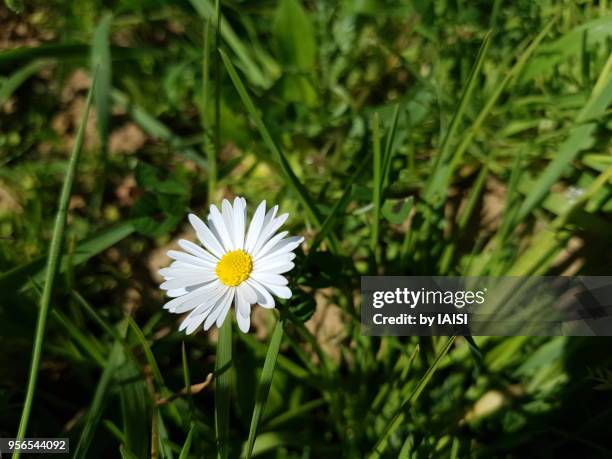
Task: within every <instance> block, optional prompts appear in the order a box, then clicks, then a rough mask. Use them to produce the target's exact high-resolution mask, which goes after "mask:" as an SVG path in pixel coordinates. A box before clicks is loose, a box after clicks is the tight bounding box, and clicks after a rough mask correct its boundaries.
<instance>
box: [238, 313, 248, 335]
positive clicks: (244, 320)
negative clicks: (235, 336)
mask: <svg viewBox="0 0 612 459" xmlns="http://www.w3.org/2000/svg"><path fill="white" fill-rule="evenodd" d="M236 322H238V328H239V329H240V331H241V332H242V333H248V332H249V328H251V316H247V317H244V316H243V315H242V314H240V313H239V312H236Z"/></svg>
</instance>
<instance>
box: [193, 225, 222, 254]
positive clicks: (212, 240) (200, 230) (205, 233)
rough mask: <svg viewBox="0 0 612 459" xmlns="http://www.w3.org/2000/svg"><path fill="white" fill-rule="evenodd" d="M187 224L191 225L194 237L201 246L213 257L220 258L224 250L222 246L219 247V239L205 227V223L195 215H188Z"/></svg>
mask: <svg viewBox="0 0 612 459" xmlns="http://www.w3.org/2000/svg"><path fill="white" fill-rule="evenodd" d="M189 223H191V226H193V229H194V230H195V232H196V236H197V237H198V239H199V240H200V242H201V243H202V245H203V246H204V247H206V248H207V249H208V250H209V251H210V252H211V253H212V254H213V255H214V256H216V257H217V258H221V257H222V256H223V254H224V253H225V250H223V246H222V245H221V241H219V238H217V236H215V235H214V234H213V232H212V231H211V229H210V228H209V227H208V226H206V223H204V222H203V221H202V220H201V219H200V218H199V217H198V216H197V215H195V214H189Z"/></svg>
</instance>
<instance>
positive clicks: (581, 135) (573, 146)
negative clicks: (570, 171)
mask: <svg viewBox="0 0 612 459" xmlns="http://www.w3.org/2000/svg"><path fill="white" fill-rule="evenodd" d="M611 102H612V55H611V56H610V57H609V58H608V61H607V63H606V65H605V67H604V69H603V70H602V72H601V74H600V76H599V79H598V81H597V83H596V84H595V86H594V88H593V91H592V94H591V97H590V98H589V101H588V102H587V104H586V105H585V106H584V108H583V109H582V110H581V111H580V113H579V114H578V117H577V118H576V124H577V125H576V126H575V127H574V128H573V129H572V130H571V131H570V134H569V136H568V137H567V139H566V140H565V141H564V142H563V143H562V144H561V145H560V146H559V149H558V152H557V154H556V155H555V158H554V159H553V160H552V161H551V162H550V163H549V164H548V166H546V169H544V172H542V174H541V175H540V176H539V177H538V179H537V181H536V183H535V184H534V185H533V187H532V189H531V191H530V193H529V194H528V195H527V196H526V198H525V201H523V205H522V206H521V208H520V210H519V212H518V216H517V221H519V222H520V221H522V220H523V219H524V218H525V217H526V216H527V215H529V214H530V213H531V212H532V211H533V210H534V209H535V208H536V207H537V206H538V205H539V204H540V203H541V202H542V201H543V200H544V198H545V197H546V195H547V194H548V193H549V191H550V188H551V187H552V186H553V185H554V184H555V182H556V181H557V180H559V178H560V177H561V176H562V175H563V172H564V171H565V170H566V168H567V167H568V166H569V164H570V163H571V162H572V161H573V160H574V159H575V158H576V156H577V155H578V153H580V152H581V151H583V150H585V149H587V148H590V147H591V146H592V145H593V143H594V137H593V136H594V134H595V130H596V128H597V125H596V124H595V123H594V122H588V123H585V122H586V121H587V120H593V119H596V118H598V117H600V116H602V115H603V114H604V113H605V112H606V109H607V107H608V105H610V103H611ZM583 123H584V124H583Z"/></svg>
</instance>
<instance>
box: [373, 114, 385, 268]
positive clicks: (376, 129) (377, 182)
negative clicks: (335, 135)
mask: <svg viewBox="0 0 612 459" xmlns="http://www.w3.org/2000/svg"><path fill="white" fill-rule="evenodd" d="M380 142H381V140H380V117H379V116H378V113H374V117H373V119H372V143H373V145H372V149H373V151H374V155H373V157H372V160H373V171H374V176H373V180H372V188H373V189H372V207H373V210H374V212H373V213H374V218H373V221H372V232H371V233H370V251H371V252H372V255H373V256H374V259H375V260H376V265H377V266H378V262H379V259H378V258H379V257H378V252H379V248H378V229H379V225H380V204H381V203H380V200H381V198H380V194H381V192H382V187H383V176H382V169H383V164H382V163H383V158H382V155H381V148H380Z"/></svg>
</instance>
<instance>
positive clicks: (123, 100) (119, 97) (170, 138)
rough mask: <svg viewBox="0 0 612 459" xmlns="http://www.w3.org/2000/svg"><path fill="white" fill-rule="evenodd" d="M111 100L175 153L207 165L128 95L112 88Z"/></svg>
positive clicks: (182, 140)
mask: <svg viewBox="0 0 612 459" xmlns="http://www.w3.org/2000/svg"><path fill="white" fill-rule="evenodd" d="M112 96H113V102H114V103H115V104H117V105H118V106H119V107H121V108H123V109H124V110H126V112H127V113H128V115H129V116H130V117H131V118H132V120H134V122H135V123H136V124H137V125H138V126H140V127H141V128H142V130H143V131H145V132H146V133H147V134H149V135H150V136H152V137H153V138H155V139H158V140H160V141H162V142H165V143H167V144H168V145H169V146H170V147H171V148H173V149H175V150H176V152H177V153H179V154H180V155H182V156H184V157H185V158H186V159H189V160H191V161H193V162H195V163H196V164H197V165H198V166H200V167H202V168H206V167H207V164H208V163H207V162H206V159H205V158H203V157H202V155H200V154H199V153H198V152H197V151H196V150H194V149H193V148H191V147H189V146H188V145H187V142H186V141H185V140H184V139H182V138H181V137H179V136H178V135H176V134H174V133H173V132H172V130H171V129H170V128H169V127H168V126H166V125H165V124H164V123H162V122H161V121H159V120H158V119H157V118H155V117H154V116H153V115H151V114H150V113H149V112H147V111H146V110H145V109H143V108H142V107H140V106H138V105H135V104H133V103H131V102H130V100H129V99H128V97H127V96H126V95H125V94H123V93H122V92H120V91H117V90H113V92H112Z"/></svg>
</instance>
